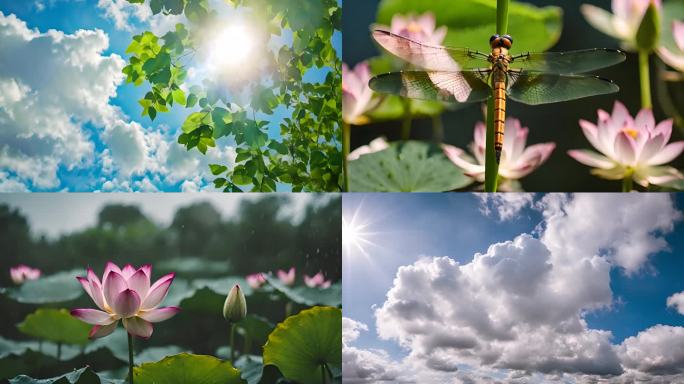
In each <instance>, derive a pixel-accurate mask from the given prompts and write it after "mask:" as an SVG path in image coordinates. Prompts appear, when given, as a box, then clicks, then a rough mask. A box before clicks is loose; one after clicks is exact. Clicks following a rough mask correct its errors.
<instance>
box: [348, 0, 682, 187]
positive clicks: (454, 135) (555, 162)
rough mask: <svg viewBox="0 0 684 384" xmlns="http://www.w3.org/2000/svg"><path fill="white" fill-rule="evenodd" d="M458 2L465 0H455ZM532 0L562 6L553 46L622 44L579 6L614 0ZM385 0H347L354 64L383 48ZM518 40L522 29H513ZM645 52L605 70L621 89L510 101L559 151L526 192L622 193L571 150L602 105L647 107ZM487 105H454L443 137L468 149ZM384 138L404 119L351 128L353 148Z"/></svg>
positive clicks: (423, 133)
mask: <svg viewBox="0 0 684 384" xmlns="http://www.w3.org/2000/svg"><path fill="white" fill-rule="evenodd" d="M455 1H458V0H455ZM525 2H527V3H531V4H535V5H537V6H548V5H554V6H558V7H561V8H562V9H563V30H562V34H561V37H560V40H559V41H558V43H557V44H556V45H555V46H554V47H553V48H552V49H551V51H569V50H576V49H585V48H592V47H607V48H619V45H618V44H619V43H618V42H617V41H616V40H614V39H613V38H611V37H609V36H607V35H604V34H602V33H601V32H599V31H597V30H595V29H594V28H593V27H591V26H590V25H589V24H588V23H587V22H586V21H585V19H584V16H582V14H581V13H580V5H581V4H584V3H590V4H594V5H596V6H599V7H601V8H604V9H608V10H610V1H609V0H602V1H587V0H582V1H580V0H555V1H549V0H546V1H541V0H528V1H525ZM379 3H380V1H379V0H347V1H345V2H344V8H343V19H342V22H343V31H344V32H343V33H344V39H343V41H342V49H343V50H342V52H343V61H344V62H345V63H347V64H348V65H350V67H351V66H353V65H355V64H356V63H358V62H360V61H363V60H365V59H368V58H370V57H373V56H377V55H378V54H379V50H378V48H377V47H376V45H375V43H374V42H372V40H371V37H370V34H369V32H368V31H369V26H370V25H371V24H372V23H374V22H375V17H376V12H377V7H378V4H379ZM509 33H510V34H511V35H512V36H513V38H514V39H515V31H509ZM658 60H659V59H657V58H656V57H655V56H653V57H652V58H651V87H652V89H651V92H652V95H653V104H654V113H655V117H656V122H660V121H662V120H664V119H666V118H668V116H666V115H665V114H664V113H663V111H662V110H661V109H660V107H659V105H658V104H659V102H658V98H657V84H656V82H655V80H654V79H655V66H656V65H655V64H656V61H658ZM637 64H638V58H637V55H636V54H635V53H629V54H628V56H627V60H626V62H624V63H622V64H619V65H617V66H614V67H610V68H607V69H604V70H601V71H596V72H595V74H596V75H598V76H602V77H606V78H609V79H611V80H613V81H615V82H616V83H617V84H618V85H619V86H620V88H621V90H620V92H619V93H617V94H612V95H604V96H597V97H591V98H586V99H580V100H575V101H570V102H566V103H556V104H547V105H542V106H527V105H523V104H518V103H515V102H511V103H508V105H507V113H508V116H513V117H516V118H518V119H520V121H521V123H522V125H523V126H524V127H529V128H530V132H529V136H528V144H530V143H531V144H535V143H543V142H549V141H551V142H555V143H556V149H555V150H554V152H553V153H552V154H551V158H550V159H549V160H548V161H547V162H546V163H545V164H544V165H542V166H541V167H540V168H538V169H537V170H536V171H534V172H533V173H531V174H530V175H528V176H527V177H525V178H523V179H522V186H523V189H525V190H526V191H542V192H554V191H580V192H582V191H619V190H620V182H619V181H608V180H603V179H599V178H597V177H594V176H592V175H591V174H590V173H589V172H590V168H589V167H587V166H585V165H582V164H580V163H579V162H577V161H576V160H574V159H572V158H571V157H570V156H568V155H567V154H566V152H567V151H568V150H570V149H590V148H592V147H591V145H590V144H589V142H588V141H587V139H586V138H585V137H584V134H583V133H582V131H581V128H580V127H579V124H578V121H579V120H580V119H585V120H589V121H591V122H596V120H597V115H596V112H597V109H599V108H601V109H604V110H606V111H608V112H612V109H613V103H614V101H615V100H619V101H621V102H622V103H623V104H625V106H626V107H627V109H629V111H630V114H631V115H632V116H636V114H637V112H638V111H639V109H640V91H639V71H638V68H637ZM480 107H481V106H480V105H479V104H478V103H475V104H473V105H469V106H467V107H465V108H462V109H459V110H457V111H447V112H446V113H445V114H444V115H442V121H443V124H444V142H445V143H448V144H453V145H456V146H457V147H460V148H462V149H466V148H467V145H468V144H469V143H470V142H472V141H473V129H474V126H475V123H476V122H477V121H483V120H484V118H483V116H482V112H481V109H480ZM679 128H680V130H678V128H676V127H675V128H674V132H673V134H672V139H671V141H676V140H681V139H682V131H681V129H682V128H684V127H679ZM378 136H386V137H387V138H388V139H389V140H390V141H394V140H399V139H400V122H399V121H397V122H387V123H381V124H370V125H365V126H354V127H352V136H351V148H352V150H353V149H354V148H356V147H358V146H361V145H365V144H367V143H368V142H370V141H371V140H372V139H374V138H376V137H378ZM431 137H432V125H431V121H430V120H429V119H421V120H414V121H413V129H412V131H411V139H414V140H415V139H418V140H431ZM672 165H674V166H675V167H677V168H679V169H681V168H682V167H683V166H684V160H682V157H681V156H680V157H679V158H678V159H677V160H676V161H675V162H674V163H672Z"/></svg>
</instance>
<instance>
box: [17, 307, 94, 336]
mask: <svg viewBox="0 0 684 384" xmlns="http://www.w3.org/2000/svg"><path fill="white" fill-rule="evenodd" d="M17 328H19V330H20V331H21V332H22V333H24V334H26V335H29V336H33V337H35V338H38V339H43V340H49V341H54V342H55V343H65V344H78V345H85V344H87V343H88V331H90V326H89V325H88V324H86V323H84V322H82V321H80V320H78V319H76V318H74V317H73V316H71V314H70V313H69V311H67V310H66V309H51V308H39V309H38V310H36V311H35V312H33V313H31V314H29V315H28V316H26V318H25V319H24V322H22V323H21V324H19V325H17Z"/></svg>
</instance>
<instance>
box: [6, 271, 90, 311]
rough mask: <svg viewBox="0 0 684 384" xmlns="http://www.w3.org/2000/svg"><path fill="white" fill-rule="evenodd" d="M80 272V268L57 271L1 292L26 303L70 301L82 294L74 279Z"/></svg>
mask: <svg viewBox="0 0 684 384" xmlns="http://www.w3.org/2000/svg"><path fill="white" fill-rule="evenodd" d="M82 274H83V271H82V270H73V271H66V272H59V273H56V274H54V275H50V276H46V277H41V278H40V279H37V280H28V281H26V282H24V283H23V284H22V285H21V286H19V287H16V288H4V289H3V290H2V292H3V293H4V294H5V295H7V296H8V297H10V298H12V299H14V300H16V301H18V302H20V303H27V304H45V303H60V302H64V301H70V300H74V299H76V298H78V297H80V296H81V295H82V294H83V288H82V287H81V285H80V284H79V283H78V281H77V280H76V276H80V275H82Z"/></svg>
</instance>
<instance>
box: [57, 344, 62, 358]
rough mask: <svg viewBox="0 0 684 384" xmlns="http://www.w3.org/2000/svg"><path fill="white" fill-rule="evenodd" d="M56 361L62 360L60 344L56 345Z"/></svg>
mask: <svg viewBox="0 0 684 384" xmlns="http://www.w3.org/2000/svg"><path fill="white" fill-rule="evenodd" d="M57 360H62V343H57Z"/></svg>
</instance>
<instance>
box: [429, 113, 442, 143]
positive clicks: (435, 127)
mask: <svg viewBox="0 0 684 384" xmlns="http://www.w3.org/2000/svg"><path fill="white" fill-rule="evenodd" d="M432 139H433V140H434V142H435V143H437V144H441V143H442V141H444V124H442V115H436V116H432Z"/></svg>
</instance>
